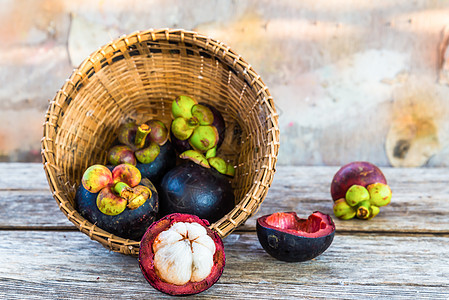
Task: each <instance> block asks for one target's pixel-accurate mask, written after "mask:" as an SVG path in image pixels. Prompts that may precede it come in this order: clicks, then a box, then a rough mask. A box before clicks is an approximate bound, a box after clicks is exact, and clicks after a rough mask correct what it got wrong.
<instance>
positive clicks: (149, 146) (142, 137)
mask: <svg viewBox="0 0 449 300" xmlns="http://www.w3.org/2000/svg"><path fill="white" fill-rule="evenodd" d="M167 140H168V129H167V127H166V126H165V124H164V123H162V122H161V121H159V120H155V119H153V120H149V121H147V122H145V123H143V124H141V125H137V124H136V123H134V122H129V123H126V124H123V125H122V126H121V127H120V128H119V133H118V141H119V142H120V144H119V145H115V146H113V147H112V148H111V149H110V150H109V152H108V160H109V162H110V163H111V164H113V165H119V164H122V163H127V164H131V165H134V166H135V165H136V164H137V163H138V162H139V163H142V164H149V163H151V162H153V161H154V160H155V159H156V158H157V156H158V155H159V153H160V151H161V150H160V147H161V146H163V145H164V144H165V143H166V142H167Z"/></svg>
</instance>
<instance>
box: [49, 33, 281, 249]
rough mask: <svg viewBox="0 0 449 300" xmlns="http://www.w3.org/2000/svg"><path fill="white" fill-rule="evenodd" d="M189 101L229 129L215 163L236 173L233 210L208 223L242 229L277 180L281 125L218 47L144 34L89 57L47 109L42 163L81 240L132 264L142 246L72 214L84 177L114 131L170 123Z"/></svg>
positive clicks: (255, 81) (250, 78)
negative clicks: (207, 108) (185, 98)
mask: <svg viewBox="0 0 449 300" xmlns="http://www.w3.org/2000/svg"><path fill="white" fill-rule="evenodd" d="M178 95H189V96H191V97H193V98H195V99H196V100H197V101H198V102H203V103H207V104H211V105H213V106H214V107H215V108H216V109H218V110H219V111H220V112H221V113H222V115H223V117H224V119H225V122H226V136H225V139H224V142H223V144H222V145H221V147H220V149H219V155H220V156H221V157H222V158H224V159H225V160H228V161H230V162H232V163H233V164H234V166H235V167H236V174H235V177H234V178H233V180H232V185H233V188H234V193H235V198H236V205H235V208H234V209H233V210H232V211H231V212H230V213H228V214H227V215H226V216H224V217H223V218H221V219H220V220H219V221H217V222H215V223H213V224H211V228H212V229H214V230H216V231H217V233H218V234H219V235H220V236H221V237H225V236H227V235H228V234H229V233H231V232H232V231H233V230H234V229H235V228H237V227H238V226H239V225H241V224H242V223H243V222H245V221H246V220H247V219H248V218H249V217H250V216H251V215H252V214H253V213H255V212H256V210H257V209H258V207H259V205H260V204H261V203H262V201H263V200H264V198H265V196H266V194H267V192H268V188H269V187H270V184H271V182H272V180H273V175H274V172H275V164H276V161H277V154H278V149H279V126H278V115H277V113H276V110H275V107H274V103H273V99H272V97H271V95H270V93H269V91H268V88H267V87H266V86H265V84H264V83H263V82H262V80H261V78H260V76H259V75H258V74H257V73H256V72H255V71H254V70H253V69H252V67H251V66H250V65H249V64H248V63H247V62H245V61H244V60H243V59H242V58H241V57H240V55H238V54H237V53H235V52H234V51H232V50H231V49H230V48H229V47H227V46H226V45H224V44H223V43H221V42H218V41H215V40H213V39H211V38H209V37H207V36H203V35H200V34H198V33H195V32H191V31H184V30H168V29H163V30H148V31H144V32H137V33H134V34H131V35H128V36H124V37H121V38H119V39H117V40H115V41H113V42H111V43H109V44H107V45H105V46H103V47H102V48H100V49H99V50H97V51H96V52H94V53H92V54H91V55H90V56H89V57H88V58H87V59H86V60H84V62H83V63H82V64H81V65H80V66H79V68H78V69H76V70H74V72H73V73H72V75H71V76H70V78H69V79H68V80H67V81H66V82H65V84H64V85H63V86H62V88H61V89H60V90H59V91H58V92H57V94H56V96H55V98H54V99H53V100H52V101H51V102H50V104H49V107H48V111H47V113H46V116H45V122H44V134H43V135H44V136H43V139H42V157H43V164H44V169H45V172H46V175H47V179H48V182H49V185H50V189H51V191H52V193H53V196H54V198H55V199H56V201H57V203H58V204H59V206H60V209H61V210H62V211H63V213H64V214H65V215H66V216H67V218H68V219H69V220H70V221H71V222H73V223H74V224H75V225H76V226H77V227H78V228H79V230H80V231H82V232H83V233H85V234H87V235H89V237H90V238H91V239H93V240H96V241H98V242H100V243H101V244H102V245H103V246H105V247H107V248H109V249H111V250H112V251H117V252H121V253H124V254H131V255H137V254H138V251H139V242H138V241H133V240H127V239H122V238H120V237H117V236H115V235H112V234H110V233H108V232H106V231H104V230H102V229H100V228H98V227H97V226H95V225H94V224H91V223H90V222H88V221H87V220H86V219H84V218H83V217H82V216H81V215H80V214H79V213H78V212H77V211H76V210H75V209H74V198H75V192H76V189H77V187H78V186H79V185H80V182H81V177H82V174H83V172H84V171H85V170H86V168H87V167H89V166H90V165H93V164H96V163H100V164H105V163H106V161H107V158H106V154H107V150H108V149H109V148H110V146H111V145H112V144H113V142H114V140H115V134H116V132H117V129H118V127H119V126H120V125H121V124H123V123H124V122H126V121H127V120H130V119H132V120H134V121H136V122H137V123H142V122H145V121H147V120H149V119H151V118H158V119H160V120H162V121H163V122H164V123H165V124H166V125H167V126H168V125H169V124H170V120H171V112H170V109H171V102H172V101H173V100H174V99H175V98H176V96H178Z"/></svg>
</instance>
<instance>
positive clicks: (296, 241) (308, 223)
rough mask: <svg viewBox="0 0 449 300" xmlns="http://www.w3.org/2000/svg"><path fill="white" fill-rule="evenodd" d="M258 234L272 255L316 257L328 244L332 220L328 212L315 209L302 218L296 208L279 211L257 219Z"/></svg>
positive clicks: (284, 258)
mask: <svg viewBox="0 0 449 300" xmlns="http://www.w3.org/2000/svg"><path fill="white" fill-rule="evenodd" d="M256 230H257V237H258V239H259V242H260V244H261V245H262V247H263V248H264V250H265V251H266V252H267V253H268V254H270V255H271V256H272V257H274V258H276V259H278V260H282V261H287V262H301V261H306V260H310V259H312V258H315V257H317V256H318V255H320V254H322V253H323V252H324V251H326V249H327V248H329V246H330V245H331V243H332V241H333V239H334V234H335V224H334V222H333V221H332V218H331V217H330V216H329V215H326V214H323V213H321V212H318V211H316V212H314V213H313V214H311V215H310V216H309V217H308V218H307V219H301V218H299V217H298V215H297V214H296V213H295V212H278V213H274V214H271V215H265V216H262V217H260V218H258V219H257V223H256Z"/></svg>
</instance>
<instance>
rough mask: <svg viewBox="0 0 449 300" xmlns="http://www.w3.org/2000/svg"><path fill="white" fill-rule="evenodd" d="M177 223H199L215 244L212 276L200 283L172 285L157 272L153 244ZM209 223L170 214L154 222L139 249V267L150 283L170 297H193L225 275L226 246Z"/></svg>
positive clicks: (187, 215)
mask: <svg viewBox="0 0 449 300" xmlns="http://www.w3.org/2000/svg"><path fill="white" fill-rule="evenodd" d="M176 222H189V223H194V222H195V223H198V224H200V225H202V226H204V227H205V229H206V231H207V235H208V236H209V237H210V238H211V239H212V240H213V241H214V243H215V248H216V250H215V253H214V255H213V260H214V265H213V267H212V270H211V271H210V274H209V276H208V277H206V278H205V279H203V280H201V281H199V282H188V283H186V284H184V285H175V284H170V283H168V282H165V281H164V280H162V279H161V278H160V277H159V275H158V272H157V270H156V269H155V264H154V259H155V253H154V251H153V243H154V241H155V240H156V238H157V237H158V235H159V234H160V233H161V232H163V231H165V230H167V229H168V228H170V227H171V226H172V225H173V224H174V223H176ZM208 225H209V222H208V221H207V220H204V219H203V220H202V219H200V218H198V217H197V216H194V215H189V214H179V213H175V214H170V215H167V216H165V217H163V218H162V219H160V220H158V221H156V222H154V223H153V224H152V225H151V226H150V227H149V228H148V229H147V231H146V233H145V234H144V236H143V237H142V240H141V243H140V249H139V267H140V269H141V271H142V274H143V275H144V277H145V279H146V280H147V281H148V283H149V284H150V285H151V286H153V287H154V288H155V289H157V290H159V291H161V292H163V293H165V294H169V295H181V296H186V295H193V294H198V293H200V292H203V291H205V290H206V289H208V288H210V287H211V286H212V285H213V284H215V283H216V282H217V281H218V279H219V278H220V276H221V275H222V273H223V270H224V267H225V264H226V257H225V252H224V246H223V242H222V240H221V238H220V237H219V236H218V234H217V233H216V232H215V231H213V230H211V229H210V228H208V227H207V226H208Z"/></svg>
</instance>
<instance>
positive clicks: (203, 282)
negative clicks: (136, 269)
mask: <svg viewBox="0 0 449 300" xmlns="http://www.w3.org/2000/svg"><path fill="white" fill-rule="evenodd" d="M208 225H209V222H207V220H202V219H200V218H198V217H197V216H194V215H189V214H179V213H175V214H170V215H167V216H165V217H164V218H162V219H160V220H159V221H157V222H154V223H153V224H152V225H151V226H150V227H149V228H148V230H147V231H146V233H145V234H144V236H143V238H142V240H141V242H140V250H139V266H140V269H141V270H142V273H143V275H144V277H145V279H146V280H147V281H148V282H149V283H150V284H151V285H152V286H153V287H154V288H155V289H157V290H159V291H161V292H163V293H166V294H169V295H192V294H197V293H200V292H202V291H205V290H206V289H208V288H210V287H211V286H212V285H213V284H215V282H217V280H218V279H219V278H220V276H221V274H222V273H223V269H224V266H225V261H226V259H225V253H224V246H223V242H222V240H221V238H220V237H219V236H218V234H217V233H216V232H215V231H212V230H211V229H210V228H209V227H207V226H208Z"/></svg>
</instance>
